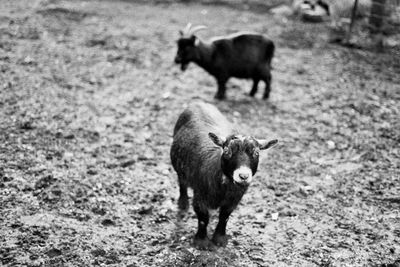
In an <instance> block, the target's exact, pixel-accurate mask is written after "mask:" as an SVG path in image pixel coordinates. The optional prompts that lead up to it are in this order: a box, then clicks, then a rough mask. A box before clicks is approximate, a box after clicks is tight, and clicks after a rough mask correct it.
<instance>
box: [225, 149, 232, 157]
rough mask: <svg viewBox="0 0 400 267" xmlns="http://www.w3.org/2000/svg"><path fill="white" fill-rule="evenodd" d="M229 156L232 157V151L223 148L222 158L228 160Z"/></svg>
mask: <svg viewBox="0 0 400 267" xmlns="http://www.w3.org/2000/svg"><path fill="white" fill-rule="evenodd" d="M231 156H232V151H231V150H230V149H229V148H228V147H225V148H224V157H225V158H230V157H231Z"/></svg>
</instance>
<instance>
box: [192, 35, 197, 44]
mask: <svg viewBox="0 0 400 267" xmlns="http://www.w3.org/2000/svg"><path fill="white" fill-rule="evenodd" d="M196 40H197V37H196V36H195V35H192V36H190V41H191V42H192V44H193V45H195V44H196Z"/></svg>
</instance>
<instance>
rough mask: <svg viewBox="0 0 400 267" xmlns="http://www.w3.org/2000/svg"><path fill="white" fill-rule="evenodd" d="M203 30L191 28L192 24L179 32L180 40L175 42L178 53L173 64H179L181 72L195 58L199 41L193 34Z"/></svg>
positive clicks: (201, 27) (199, 27)
mask: <svg viewBox="0 0 400 267" xmlns="http://www.w3.org/2000/svg"><path fill="white" fill-rule="evenodd" d="M205 28H206V27H205V26H195V27H192V24H190V23H189V24H188V25H186V27H185V28H184V29H183V30H180V31H179V33H180V38H179V39H178V41H177V43H178V52H177V53H176V57H175V63H176V64H181V70H182V71H185V70H186V69H187V67H188V65H189V63H190V62H191V61H193V60H194V59H195V58H196V53H197V52H196V45H197V43H198V41H199V40H198V38H197V37H196V36H195V35H194V33H195V32H197V31H200V30H203V29H205Z"/></svg>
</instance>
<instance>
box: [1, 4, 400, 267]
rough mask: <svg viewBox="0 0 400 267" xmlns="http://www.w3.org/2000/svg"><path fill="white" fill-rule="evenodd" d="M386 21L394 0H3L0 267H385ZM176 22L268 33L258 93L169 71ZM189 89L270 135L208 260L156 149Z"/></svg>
mask: <svg viewBox="0 0 400 267" xmlns="http://www.w3.org/2000/svg"><path fill="white" fill-rule="evenodd" d="M399 19H400V11H399V1H398V0H386V1H384V0H379V1H377V0H374V1H372V0H371V1H363V0H359V1H350V0H349V1H345V0H340V1H311V0H310V1H279V0H274V1H261V0H247V1H246V0H198V1H195V0H192V1H183V0H182V1H173V0H148V1H145V0H142V1H139V0H124V1H122V0H121V1H107V0H82V1H78V0H70V1H67V0H36V1H32V0H1V1H0V203H1V205H0V262H1V264H0V265H3V266H157V265H158V266H382V267H383V266H399V264H400V258H399V255H400V227H399V225H400V214H399V208H400V198H399V196H400V148H399V142H400V120H399V117H400V53H399V51H400V43H399V42H400V37H399V36H400V32H399V30H400V27H399ZM189 22H191V23H192V24H193V25H206V26H207V27H208V28H207V29H206V30H204V31H202V32H199V33H198V37H199V38H201V39H202V40H208V39H209V38H212V37H214V36H221V35H226V34H230V33H234V32H237V31H255V32H259V33H261V34H265V35H267V36H269V38H271V39H272V40H273V41H274V43H275V45H276V52H275V57H274V59H273V61H272V66H273V70H272V90H271V95H270V99H269V100H268V101H264V100H262V99H261V95H262V93H261V92H262V91H263V89H262V88H260V89H259V93H258V95H256V96H255V98H250V97H248V96H247V94H248V92H249V90H250V87H251V81H247V80H238V79H231V80H230V81H229V82H228V85H227V88H228V89H227V99H226V100H224V101H217V100H214V99H213V96H214V94H215V92H216V83H215V80H214V79H213V78H212V77H211V76H210V75H209V74H208V73H206V72H205V71H204V70H203V69H201V68H200V67H198V66H196V65H195V64H191V65H190V66H189V68H188V69H187V70H186V72H184V73H183V72H181V70H180V68H179V66H178V65H176V64H174V62H173V59H174V57H175V54H176V50H177V47H176V41H177V39H178V38H179V30H180V29H182V28H183V27H185V25H187V23H189ZM260 91H261V92H260ZM199 99H200V100H203V101H205V102H210V103H212V104H214V105H216V106H217V107H218V108H219V109H220V110H221V111H222V112H223V113H224V114H225V115H226V116H227V117H228V118H229V120H231V121H233V122H234V123H236V124H237V125H238V126H239V127H240V129H241V130H242V131H243V133H248V134H251V135H253V136H256V137H259V138H278V139H279V140H280V143H279V145H278V146H276V147H275V148H274V149H271V150H270V151H269V152H268V154H263V155H261V156H262V158H261V162H260V166H259V171H258V173H257V176H256V177H255V179H254V183H253V184H252V185H251V187H250V188H249V191H248V193H247V194H246V195H245V196H244V198H243V200H242V202H241V204H240V206H239V207H238V209H237V210H235V211H234V212H233V214H232V216H231V218H230V220H229V223H228V234H229V235H230V237H231V239H230V241H229V244H228V246H227V247H226V248H219V249H218V250H217V251H214V252H208V251H199V250H196V249H195V248H193V247H192V245H191V240H192V236H193V234H194V229H195V227H196V220H195V215H194V213H193V211H192V209H189V212H188V214H187V215H186V216H185V217H184V218H179V217H178V216H177V205H176V202H177V197H178V189H177V177H176V174H175V172H174V171H173V169H172V167H171V164H170V159H169V149H170V145H171V141H172V130H173V125H174V123H175V121H176V119H177V117H178V114H179V113H180V112H182V110H183V109H184V108H185V106H186V105H187V103H188V102H189V101H192V100H199ZM215 223H216V218H215V216H214V217H213V219H212V220H211V223H210V227H211V229H213V228H214V227H215Z"/></svg>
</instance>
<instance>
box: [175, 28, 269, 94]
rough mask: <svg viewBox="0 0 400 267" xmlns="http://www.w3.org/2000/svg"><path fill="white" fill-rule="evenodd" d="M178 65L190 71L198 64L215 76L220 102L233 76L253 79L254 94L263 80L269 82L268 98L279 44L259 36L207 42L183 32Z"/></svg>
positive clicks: (237, 35)
mask: <svg viewBox="0 0 400 267" xmlns="http://www.w3.org/2000/svg"><path fill="white" fill-rule="evenodd" d="M181 35H182V37H181V38H180V39H179V40H178V52H177V55H176V57H175V62H176V63H178V64H181V69H182V70H183V71H184V70H186V68H187V66H188V64H189V63H190V62H194V63H196V64H197V65H199V66H200V67H202V68H203V69H204V70H206V71H207V72H208V73H209V74H211V75H212V76H214V77H215V79H216V80H217V84H218V92H217V94H216V95H215V97H216V98H218V99H223V98H224V97H225V90H226V87H225V84H226V82H227V81H228V80H229V78H230V77H236V78H242V79H253V87H252V89H251V92H250V95H251V96H254V95H255V94H256V92H257V87H258V83H259V81H264V82H265V92H264V98H265V99H266V98H268V97H269V93H270V90H271V87H270V84H271V61H272V58H273V56H274V51H275V45H274V43H273V42H272V41H271V40H270V39H268V38H267V37H265V36H263V35H260V34H257V33H244V32H242V33H236V34H232V35H229V36H225V37H218V38H213V39H211V40H210V41H203V40H201V39H199V38H198V37H197V36H195V35H193V34H191V35H189V36H187V35H185V34H183V33H181Z"/></svg>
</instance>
